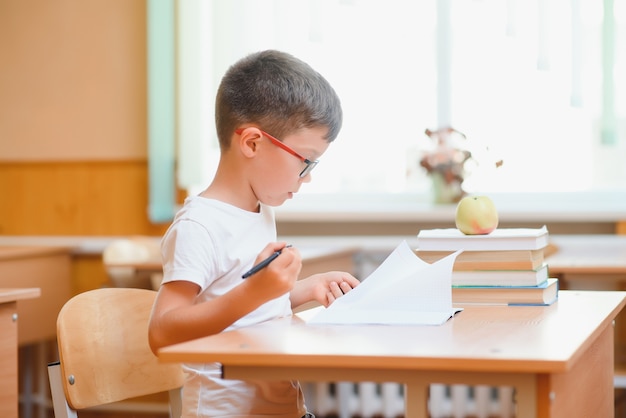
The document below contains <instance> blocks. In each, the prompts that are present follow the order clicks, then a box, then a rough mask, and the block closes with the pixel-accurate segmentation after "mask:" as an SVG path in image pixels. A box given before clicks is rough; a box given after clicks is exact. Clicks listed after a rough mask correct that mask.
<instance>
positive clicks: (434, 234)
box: [416, 226, 558, 305]
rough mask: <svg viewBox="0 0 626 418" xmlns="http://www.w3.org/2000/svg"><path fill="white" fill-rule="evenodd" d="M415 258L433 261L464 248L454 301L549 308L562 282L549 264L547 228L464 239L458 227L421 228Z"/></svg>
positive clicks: (454, 276) (508, 230) (458, 262)
mask: <svg viewBox="0 0 626 418" xmlns="http://www.w3.org/2000/svg"><path fill="white" fill-rule="evenodd" d="M417 245H418V248H417V251H416V254H417V255H418V256H419V257H420V258H421V259H422V260H424V261H426V262H428V263H433V262H435V261H437V260H439V259H441V258H443V257H445V256H447V255H449V254H452V253H453V252H455V251H458V250H463V252H462V253H460V254H459V255H458V256H457V258H456V261H455V262H454V268H453V271H452V301H453V302H454V303H459V304H464V303H481V304H505V305H550V304H552V303H553V302H554V301H555V300H556V299H557V297H558V280H557V279H555V278H551V277H550V276H549V270H548V265H547V263H546V262H545V259H544V255H545V249H546V247H547V246H548V230H547V228H546V227H545V226H544V227H542V228H499V229H496V230H494V231H493V232H491V233H490V234H487V235H465V234H463V233H462V232H461V231H459V230H458V229H456V228H449V229H430V230H422V231H420V232H419V234H418V235H417Z"/></svg>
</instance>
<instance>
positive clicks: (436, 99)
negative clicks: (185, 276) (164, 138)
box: [178, 0, 626, 199]
mask: <svg viewBox="0 0 626 418" xmlns="http://www.w3.org/2000/svg"><path fill="white" fill-rule="evenodd" d="M604 6H607V9H606V10H605V9H604ZM178 7H179V12H178V16H179V21H178V26H179V31H180V35H179V48H180V51H179V57H180V61H179V79H178V86H179V92H180V98H179V103H180V105H179V113H178V119H179V127H180V128H179V129H180V130H179V140H180V148H179V154H180V156H181V157H182V158H183V159H184V161H183V162H181V164H180V170H182V171H181V172H180V173H179V179H180V181H181V182H182V183H183V184H182V185H183V187H186V188H188V189H190V190H191V191H194V190H199V189H201V188H204V187H206V185H208V183H209V182H210V178H211V177H212V170H213V169H214V167H215V166H216V163H217V158H218V153H219V151H218V148H217V143H216V139H215V134H214V125H213V100H214V96H215V92H216V89H217V85H218V83H219V79H220V78H221V76H222V75H223V73H224V72H225V71H226V69H227V67H228V66H229V65H230V64H232V63H233V62H234V61H236V60H237V59H239V58H240V57H242V56H244V55H245V54H247V53H250V52H253V51H257V50H260V49H266V48H276V49H281V50H285V51H287V52H290V53H292V54H294V55H296V56H298V57H299V58H301V59H303V60H305V61H307V62H308V63H310V64H311V65H312V66H313V67H314V68H315V69H317V70H318V71H319V72H320V73H322V74H323V75H324V76H325V77H326V78H327V79H328V80H329V81H330V82H331V84H332V85H333V86H334V87H335V89H336V90H337V92H338V94H339V96H340V97H341V99H342V103H343V108H344V114H345V118H344V127H343V129H342V131H341V133H340V135H339V138H338V139H337V141H336V142H335V143H334V144H332V145H331V147H330V148H329V150H328V152H327V153H326V154H325V155H324V156H323V159H321V162H320V164H319V166H318V167H317V169H316V170H315V172H314V173H313V181H312V182H311V183H309V184H306V185H304V186H303V188H302V190H301V194H302V195H303V196H302V197H304V198H306V196H307V195H314V194H334V193H341V194H355V195H360V194H364V193H376V194H379V193H385V194H389V193H391V194H412V195H419V196H428V194H429V190H430V180H429V178H428V177H427V175H426V174H425V172H423V171H422V169H421V168H420V167H419V165H418V155H419V153H420V152H421V151H422V150H423V149H425V148H426V147H427V146H428V144H429V140H428V138H427V137H426V136H425V134H424V130H425V129H427V128H429V129H437V128H438V127H442V126H452V127H454V128H455V129H457V130H459V131H461V132H463V133H465V134H466V135H467V140H466V144H467V145H468V147H469V148H470V150H472V151H473V152H474V154H475V156H476V159H477V161H478V162H479V163H480V164H479V165H478V167H477V169H476V171H475V172H474V174H473V175H472V176H471V177H470V178H469V180H468V182H467V188H468V190H469V191H470V192H481V193H498V192H513V193H528V192H553V191H560V192H591V191H599V190H600V191H602V190H604V191H618V192H619V193H624V192H626V164H624V161H626V80H625V79H624V78H623V77H618V76H617V75H618V74H624V73H626V4H625V3H624V2H615V4H613V2H612V1H611V0H605V1H604V2H599V1H596V0H546V1H539V2H527V1H521V0H517V1H516V0H507V1H501V0H428V1H414V0H390V1H384V2H383V1H377V0H325V1H322V0H308V1H305V0H231V1H214V2H203V1H198V0H196V1H184V2H179V4H178ZM355 154H356V155H358V157H359V158H358V159H356V160H355V159H354V158H351V156H353V155H355ZM500 158H501V159H503V161H504V164H503V165H502V167H500V168H498V169H496V168H495V164H493V162H494V161H495V160H497V159H500ZM425 199H427V197H425Z"/></svg>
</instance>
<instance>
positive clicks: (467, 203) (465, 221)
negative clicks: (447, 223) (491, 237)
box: [455, 196, 498, 235]
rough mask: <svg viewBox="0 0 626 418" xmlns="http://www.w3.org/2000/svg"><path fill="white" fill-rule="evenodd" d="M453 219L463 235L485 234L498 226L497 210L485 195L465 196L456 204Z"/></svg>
mask: <svg viewBox="0 0 626 418" xmlns="http://www.w3.org/2000/svg"><path fill="white" fill-rule="evenodd" d="M455 221H456V227H457V228H458V229H459V231H461V232H463V233H464V234H465V235H485V234H488V233H490V232H491V231H493V230H494V229H496V228H497V227H498V211H497V210H496V205H494V204H493V201H492V200H491V199H490V198H489V197H487V196H465V197H464V198H463V199H461V200H460V201H459V203H458V204H457V206H456V215H455Z"/></svg>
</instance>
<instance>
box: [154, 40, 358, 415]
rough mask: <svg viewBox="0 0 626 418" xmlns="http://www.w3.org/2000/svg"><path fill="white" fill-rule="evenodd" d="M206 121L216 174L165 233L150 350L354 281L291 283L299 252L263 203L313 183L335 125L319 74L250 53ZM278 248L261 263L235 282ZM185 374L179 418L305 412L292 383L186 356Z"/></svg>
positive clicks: (341, 277)
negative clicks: (228, 371)
mask: <svg viewBox="0 0 626 418" xmlns="http://www.w3.org/2000/svg"><path fill="white" fill-rule="evenodd" d="M215 120H216V128H217V135H218V138H219V142H220V152H221V155H220V162H219V165H218V169H217V173H216V175H215V178H214V180H213V182H212V183H211V184H210V185H209V187H208V188H207V189H206V190H205V191H203V192H202V193H200V194H199V195H198V196H192V197H189V198H187V199H186V200H185V205H184V206H183V208H182V209H181V210H180V211H179V213H178V214H177V215H176V217H175V219H174V222H173V223H172V225H171V226H170V228H169V229H168V231H167V232H166V234H165V236H164V238H163V241H162V255H163V271H164V278H163V283H162V285H161V288H160V289H159V294H158V296H157V299H156V301H155V304H154V307H153V311H152V316H151V320H150V329H149V339H150V346H151V347H152V349H153V350H154V351H156V350H157V349H159V348H161V347H164V346H166V345H171V344H174V343H177V342H181V341H186V340H190V339H193V338H198V337H203V336H206V335H212V334H216V333H219V332H222V331H224V330H229V329H234V328H238V327H242V326H248V325H252V324H256V323H259V322H262V321H267V320H270V319H273V318H277V317H281V316H285V315H290V314H291V309H292V308H294V307H296V306H299V305H301V304H303V303H305V302H308V301H311V300H316V301H318V302H320V303H321V304H323V305H324V306H328V305H329V304H331V303H332V302H333V301H334V300H335V299H336V298H338V297H340V296H342V295H343V294H344V293H346V292H348V291H350V290H351V289H352V288H353V287H355V286H357V285H358V281H357V279H355V278H354V277H353V276H352V275H350V274H348V273H344V272H337V271H335V272H329V273H324V274H316V275H313V276H311V277H309V278H305V279H302V280H299V281H296V279H297V277H298V275H299V273H300V269H301V259H300V254H299V253H298V251H297V249H295V248H290V247H286V243H285V242H276V226H275V222H274V215H273V212H272V210H271V206H277V205H280V204H282V203H283V202H284V201H285V200H286V199H289V198H291V197H292V195H293V193H296V192H297V191H298V189H299V188H300V186H301V185H302V183H304V182H309V181H310V180H311V174H310V172H311V170H312V169H313V167H315V165H316V164H317V158H319V157H320V156H321V155H322V154H323V153H324V151H326V149H327V148H328V146H329V144H330V142H332V141H333V140H334V139H335V138H336V137H337V134H338V133H339V129H340V128H341V123H342V111H341V105H340V102H339V98H338V97H337V95H336V93H335V91H334V90H333V89H332V87H331V86H330V85H329V84H328V82H327V81H326V80H325V79H324V78H323V77H322V76H320V75H319V74H318V73H317V72H315V71H314V70H313V69H312V68H311V67H310V66H308V65H307V64H305V63H304V62H302V61H300V60H298V59H296V58H294V57H293V56H291V55H289V54H286V53H282V52H278V51H263V52H259V53H255V54H251V55H249V56H247V57H245V58H243V59H242V60H240V61H239V62H237V63H235V64H234V65H233V66H232V67H231V68H230V69H229V70H228V71H227V73H226V74H225V75H224V77H223V79H222V82H221V84H220V87H219V89H218V92H217V98H216V110H215ZM274 135H275V136H274ZM277 138H280V139H277ZM279 250H282V252H281V253H280V255H279V256H278V257H277V258H276V259H275V260H274V261H272V262H271V263H270V264H269V265H268V266H267V267H265V268H263V269H261V270H260V271H258V272H256V273H254V274H252V275H251V276H249V277H248V278H246V279H242V275H244V274H245V272H246V271H247V270H249V269H250V268H251V267H252V266H253V265H256V264H257V263H258V262H260V261H261V260H264V259H265V258H267V257H268V256H269V255H270V254H272V253H274V252H276V251H279ZM185 371H186V372H187V379H186V382H185V385H184V388H183V417H185V418H188V417H267V416H272V417H284V418H299V417H304V416H307V415H308V416H312V415H311V414H308V413H307V410H306V407H305V405H304V399H303V396H302V391H301V388H300V385H299V383H298V382H297V381H282V382H266V381H245V382H244V381H236V380H225V379H222V378H221V369H220V367H219V365H218V364H189V365H185Z"/></svg>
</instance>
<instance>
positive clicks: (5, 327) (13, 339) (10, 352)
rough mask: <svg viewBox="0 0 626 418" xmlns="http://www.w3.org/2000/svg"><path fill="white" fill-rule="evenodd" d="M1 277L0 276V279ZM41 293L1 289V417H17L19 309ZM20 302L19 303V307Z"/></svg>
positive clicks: (37, 290) (17, 289) (21, 319)
mask: <svg viewBox="0 0 626 418" xmlns="http://www.w3.org/2000/svg"><path fill="white" fill-rule="evenodd" d="M0 277H1V276H0ZM40 294H41V292H40V290H39V289H37V288H30V289H27V288H23V289H19V288H15V289H5V288H0V416H2V417H17V416H18V413H17V411H18V373H17V372H18V367H17V353H18V348H17V344H18V335H19V331H18V327H19V328H21V327H22V323H23V322H24V321H23V318H21V317H20V316H19V314H18V308H19V307H21V305H22V304H23V303H25V302H26V301H27V300H28V299H32V298H37V297H39V295H40ZM18 301H20V303H19V304H18Z"/></svg>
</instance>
